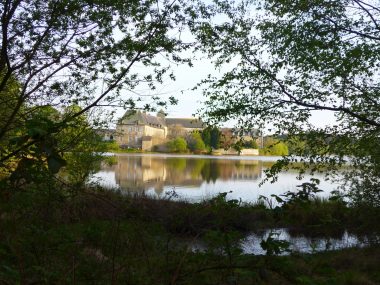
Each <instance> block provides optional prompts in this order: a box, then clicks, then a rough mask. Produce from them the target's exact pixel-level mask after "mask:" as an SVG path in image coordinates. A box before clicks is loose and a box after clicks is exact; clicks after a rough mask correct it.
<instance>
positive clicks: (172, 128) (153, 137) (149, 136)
mask: <svg viewBox="0 0 380 285" xmlns="http://www.w3.org/2000/svg"><path fill="white" fill-rule="evenodd" d="M203 126H204V124H203V122H202V121H201V120H199V119H196V118H166V116H165V113H164V112H163V111H160V112H158V113H157V115H156V116H153V115H150V114H148V113H146V112H141V111H132V110H130V111H127V112H126V113H125V114H124V116H123V117H122V118H121V119H120V120H119V121H118V123H117V125H116V134H117V135H116V141H117V142H118V144H119V145H120V146H124V147H131V148H140V149H142V150H151V149H152V147H153V146H155V145H159V144H162V143H164V142H165V141H167V140H168V139H170V138H174V137H178V136H185V135H186V134H187V133H189V132H192V131H195V130H202V129H203Z"/></svg>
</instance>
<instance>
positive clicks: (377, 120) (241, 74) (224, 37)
mask: <svg viewBox="0 0 380 285" xmlns="http://www.w3.org/2000/svg"><path fill="white" fill-rule="evenodd" d="M250 3H253V5H251V4H250ZM215 9H216V11H218V12H223V13H224V14H225V15H226V18H227V20H226V21H225V22H223V23H221V21H218V22H217V23H213V22H212V21H211V20H210V21H208V22H203V23H202V24H200V25H198V26H197V28H196V29H194V33H196V34H197V37H198V40H199V43H200V46H199V48H200V49H201V50H204V51H206V52H208V53H209V55H210V57H212V58H213V59H214V60H215V62H216V65H217V66H218V67H220V66H222V65H224V64H226V63H228V64H229V66H231V63H234V62H237V64H235V65H234V66H233V67H232V69H230V71H228V72H226V73H225V74H224V75H223V76H221V77H220V78H212V77H210V78H208V79H206V80H205V81H204V82H203V83H204V84H206V88H205V89H204V93H205V95H206V96H207V97H208V100H207V103H206V107H205V109H204V114H205V115H206V116H208V117H209V119H210V120H211V121H215V122H221V121H225V120H227V119H237V120H239V122H240V123H241V125H245V126H252V127H254V126H256V127H259V128H261V129H264V128H265V127H268V126H271V131H272V132H273V134H275V135H276V134H277V135H282V134H284V133H286V134H287V137H288V138H289V139H292V138H293V137H297V138H298V139H299V140H301V141H304V142H305V143H306V144H307V146H308V147H307V150H308V153H307V154H306V153H305V152H304V151H303V150H304V149H305V148H304V147H303V148H302V149H300V150H299V151H295V154H298V155H304V156H306V159H307V161H308V162H309V163H307V164H305V167H306V168H310V169H311V170H318V169H320V168H319V165H322V164H324V166H323V167H324V168H325V169H326V165H328V169H329V170H331V171H329V173H330V174H333V173H334V171H333V170H336V169H337V167H339V166H340V165H341V164H342V163H344V162H346V161H347V159H346V158H347V156H350V157H351V159H350V163H352V164H353V167H352V168H350V170H347V169H346V170H345V174H344V176H345V178H344V179H343V181H345V182H346V187H347V189H349V194H351V198H353V201H354V202H368V203H372V204H375V205H378V206H379V205H380V188H379V186H378V185H380V155H379V148H378V145H379V137H380V136H379V132H380V117H379V111H380V108H379V106H380V83H379V80H378V78H379V75H380V74H379V69H378V66H379V64H380V53H379V49H380V45H379V43H380V23H379V20H378V19H379V17H380V7H379V5H378V2H377V1H372V0H345V1H340V0H332V1H331V0H312V1H302V0H296V1H294V0H264V1H247V2H243V1H242V2H241V3H237V4H236V2H235V1H222V2H219V3H218V4H217V6H216V7H215ZM219 18H220V17H219ZM236 59H237V60H236ZM319 111H326V112H333V113H334V114H335V118H336V122H335V123H333V124H331V125H329V126H328V127H326V128H324V127H323V128H322V127H318V126H315V125H312V124H311V123H310V121H309V119H310V117H311V116H312V114H313V113H316V112H319ZM332 155H334V156H332ZM304 159H305V157H304V158H302V160H304ZM298 160H299V159H298V158H297V157H296V156H293V157H291V158H285V159H283V160H282V161H281V162H279V163H280V164H281V165H282V166H286V165H288V164H289V163H290V162H291V161H298ZM321 163H322V164H321ZM279 169H281V168H279V167H275V168H272V173H269V177H272V175H275V174H276V173H275V172H276V170H279Z"/></svg>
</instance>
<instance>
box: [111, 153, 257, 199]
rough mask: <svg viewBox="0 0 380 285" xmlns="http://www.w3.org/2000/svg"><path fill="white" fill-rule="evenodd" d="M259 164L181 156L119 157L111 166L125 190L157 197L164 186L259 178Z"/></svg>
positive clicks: (196, 185) (119, 183) (190, 185)
mask: <svg viewBox="0 0 380 285" xmlns="http://www.w3.org/2000/svg"><path fill="white" fill-rule="evenodd" d="M262 170H263V163H262V162H261V161H257V160H228V159H202V158H183V157H165V158H163V157H155V156H119V157H118V163H117V165H116V166H115V169H114V171H115V179H116V183H117V184H118V185H119V186H120V187H121V188H122V189H127V190H132V189H133V190H134V191H136V190H140V191H146V190H148V189H150V188H154V190H155V192H156V193H157V194H160V193H162V192H163V190H164V186H172V187H175V186H181V187H183V186H189V187H200V186H201V184H202V183H203V182H206V183H215V182H216V181H217V180H221V181H237V180H251V181H256V180H258V179H260V178H261V176H262Z"/></svg>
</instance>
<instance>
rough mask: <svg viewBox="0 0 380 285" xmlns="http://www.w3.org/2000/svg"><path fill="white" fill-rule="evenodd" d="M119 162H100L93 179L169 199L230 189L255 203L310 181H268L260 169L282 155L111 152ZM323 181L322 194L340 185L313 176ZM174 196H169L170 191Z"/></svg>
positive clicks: (292, 175) (284, 176)
mask: <svg viewBox="0 0 380 285" xmlns="http://www.w3.org/2000/svg"><path fill="white" fill-rule="evenodd" d="M115 156H116V157H117V163H116V164H115V165H112V166H108V165H103V166H102V169H101V171H99V172H98V173H96V174H95V175H93V177H92V181H97V182H99V183H100V184H101V185H102V186H105V187H110V188H118V189H120V190H122V191H128V192H130V191H132V192H144V193H145V194H147V195H150V196H155V197H168V196H170V195H172V197H171V198H172V199H182V200H187V201H190V202H197V201H201V200H204V199H209V198H212V197H214V196H215V195H217V194H218V193H221V192H230V191H232V192H231V193H229V194H228V195H227V198H228V199H242V201H244V202H254V201H256V200H257V199H258V197H259V196H260V195H264V196H270V195H271V194H276V195H279V194H282V193H284V192H286V191H295V190H296V189H297V188H296V186H297V185H300V184H301V183H302V182H307V181H309V180H310V178H311V176H308V175H306V176H305V177H304V178H303V179H302V180H298V179H297V172H296V171H287V172H282V173H280V174H279V177H278V181H277V182H276V183H273V184H271V183H269V182H266V183H264V184H263V185H262V186H260V185H259V184H260V182H261V181H262V180H263V178H264V177H265V174H264V171H265V170H266V169H268V168H269V167H270V166H271V165H273V164H274V163H275V161H276V160H278V159H279V158H280V157H268V156H206V155H171V154H115ZM313 177H314V178H318V179H320V180H321V183H320V186H319V187H320V189H322V190H324V192H322V193H320V196H324V197H327V196H328V195H329V193H330V192H331V191H332V190H334V189H336V188H337V187H338V185H337V184H334V183H332V182H331V181H325V180H324V177H323V175H321V174H317V175H314V176H313ZM173 191H174V192H175V193H176V195H174V196H173V193H174V192H173Z"/></svg>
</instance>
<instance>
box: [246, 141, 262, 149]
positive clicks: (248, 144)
mask: <svg viewBox="0 0 380 285" xmlns="http://www.w3.org/2000/svg"><path fill="white" fill-rule="evenodd" d="M243 147H244V148H253V149H258V148H259V146H258V144H257V142H256V140H254V139H253V140H250V141H244V142H243Z"/></svg>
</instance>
